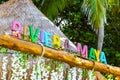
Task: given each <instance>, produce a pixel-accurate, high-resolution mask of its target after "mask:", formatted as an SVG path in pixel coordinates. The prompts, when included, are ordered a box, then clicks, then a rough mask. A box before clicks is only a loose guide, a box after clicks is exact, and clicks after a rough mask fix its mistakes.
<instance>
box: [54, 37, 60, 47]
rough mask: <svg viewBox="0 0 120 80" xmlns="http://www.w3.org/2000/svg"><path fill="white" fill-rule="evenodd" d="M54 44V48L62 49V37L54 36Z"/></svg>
mask: <svg viewBox="0 0 120 80" xmlns="http://www.w3.org/2000/svg"><path fill="white" fill-rule="evenodd" d="M53 44H54V47H57V48H60V37H59V36H56V35H53Z"/></svg>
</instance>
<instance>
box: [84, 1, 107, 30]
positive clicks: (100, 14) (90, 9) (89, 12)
mask: <svg viewBox="0 0 120 80" xmlns="http://www.w3.org/2000/svg"><path fill="white" fill-rule="evenodd" d="M105 6H106V0H84V1H83V5H82V10H83V12H84V13H85V15H86V16H88V21H89V22H90V23H91V25H92V26H93V27H94V28H96V29H98V28H99V27H100V26H101V24H102V23H103V22H106V9H105Z"/></svg>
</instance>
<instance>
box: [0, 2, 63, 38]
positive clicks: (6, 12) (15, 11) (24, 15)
mask: <svg viewBox="0 0 120 80" xmlns="http://www.w3.org/2000/svg"><path fill="white" fill-rule="evenodd" d="M13 20H16V21H19V22H20V23H21V24H22V27H23V26H24V24H28V25H32V26H33V27H34V28H37V27H39V28H40V29H41V30H44V31H47V32H50V33H52V34H56V35H59V36H61V37H65V35H64V34H63V33H62V32H61V31H60V30H59V29H58V28H57V27H56V26H55V25H54V24H53V23H52V22H51V21H50V20H49V19H48V18H46V17H45V15H44V14H42V13H41V12H40V11H39V10H38V9H37V8H36V7H35V5H34V4H33V3H32V1H30V0H10V1H8V2H6V3H5V4H2V5H0V30H3V31H1V32H0V33H3V32H10V31H11V30H10V27H11V22H12V21H13Z"/></svg>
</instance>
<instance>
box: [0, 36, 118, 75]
mask: <svg viewBox="0 0 120 80" xmlns="http://www.w3.org/2000/svg"><path fill="white" fill-rule="evenodd" d="M0 46H2V47H6V48H9V49H12V50H18V51H22V52H27V53H32V54H36V55H41V54H42V46H41V45H38V44H35V43H32V42H27V41H24V40H20V39H17V38H14V37H11V36H9V35H0ZM44 49H45V53H44V57H47V58H52V59H56V60H60V61H63V62H66V63H68V64H69V65H71V66H75V67H79V68H85V69H94V70H96V71H99V72H105V73H111V74H114V75H116V76H120V68H119V67H114V66H110V65H105V64H103V63H100V62H94V61H91V60H86V59H82V58H78V57H76V56H75V55H73V54H69V53H66V52H64V51H60V50H55V49H51V48H48V47H44Z"/></svg>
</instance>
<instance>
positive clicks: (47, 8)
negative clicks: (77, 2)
mask: <svg viewBox="0 0 120 80" xmlns="http://www.w3.org/2000/svg"><path fill="white" fill-rule="evenodd" d="M73 1H74V0H44V3H43V5H42V6H41V8H40V9H41V11H42V12H43V13H44V14H45V15H46V16H47V17H48V18H49V19H51V20H53V19H54V18H55V17H56V16H57V15H58V14H59V12H60V11H61V10H62V9H64V8H65V7H66V5H68V4H69V3H72V2H73Z"/></svg>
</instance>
